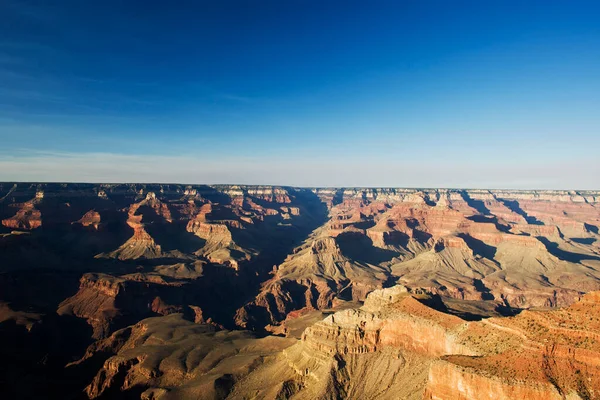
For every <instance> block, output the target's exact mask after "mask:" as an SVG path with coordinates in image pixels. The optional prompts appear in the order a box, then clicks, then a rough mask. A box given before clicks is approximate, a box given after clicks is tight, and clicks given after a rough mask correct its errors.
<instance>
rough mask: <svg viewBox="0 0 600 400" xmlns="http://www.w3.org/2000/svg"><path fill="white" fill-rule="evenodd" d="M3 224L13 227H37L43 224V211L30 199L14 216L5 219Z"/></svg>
mask: <svg viewBox="0 0 600 400" xmlns="http://www.w3.org/2000/svg"><path fill="white" fill-rule="evenodd" d="M2 225H4V226H6V227H7V228H12V229H25V230H32V229H36V228H39V227H40V226H42V213H41V212H40V211H39V210H37V209H36V208H35V205H34V203H33V202H32V201H28V202H26V203H24V204H23V205H22V206H21V208H20V210H19V211H17V213H16V214H15V215H14V216H13V217H11V218H7V219H3V220H2Z"/></svg>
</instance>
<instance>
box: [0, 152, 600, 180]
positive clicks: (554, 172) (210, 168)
mask: <svg viewBox="0 0 600 400" xmlns="http://www.w3.org/2000/svg"><path fill="white" fill-rule="evenodd" d="M360 161H361V162H359V161H357V160H352V159H347V160H343V159H340V158H339V157H336V158H332V159H331V161H328V160H326V159H318V160H311V159H302V158H297V157H294V158H286V157H284V156H281V155H280V156H273V157H269V158H265V157H228V156H224V157H219V156H217V155H215V154H203V153H201V152H199V153H197V154H196V155H185V156H156V155H155V156H150V155H148V156H144V155H125V154H116V153H69V152H39V151H38V152H28V151H27V150H26V149H22V150H21V151H18V152H17V153H16V154H14V155H0V181H61V182H64V181H68V182H159V183H190V184H192V183H240V184H278V185H293V186H386V187H389V186H392V187H393V186H396V187H458V188H465V187H469V188H516V189H554V188H556V189H598V187H597V185H596V177H597V176H598V174H600V165H598V164H596V165H589V164H588V165H585V164H584V163H561V164H558V163H557V164H552V165H535V166H531V165H530V166H527V165H492V164H489V165H463V164H461V163H459V162H455V163H452V164H448V163H442V162H439V161H435V160H427V159H423V162H422V163H420V164H415V163H408V162H403V161H401V160H397V159H396V160H393V159H390V160H382V159H370V160H360Z"/></svg>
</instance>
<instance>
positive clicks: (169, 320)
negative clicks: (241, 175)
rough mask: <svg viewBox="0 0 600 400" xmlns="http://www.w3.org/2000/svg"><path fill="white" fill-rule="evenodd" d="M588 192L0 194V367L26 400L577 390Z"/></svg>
mask: <svg viewBox="0 0 600 400" xmlns="http://www.w3.org/2000/svg"><path fill="white" fill-rule="evenodd" d="M599 199H600V195H599V193H597V192H572V191H571V192H569V191H505V190H502V191H495V190H448V189H444V190H436V189H427V190H417V189H394V188H369V189H363V188H292V187H271V186H244V185H213V186H208V185H166V184H165V185H149V184H148V185H146V184H144V185H138V184H123V185H111V184H98V185H96V184H46V183H44V184H30V183H28V184H21V183H17V184H14V183H11V184H8V185H7V184H0V220H1V221H2V227H0V269H1V272H2V273H0V324H3V325H2V329H0V336H2V335H3V336H2V338H4V339H3V340H5V341H6V343H15V346H10V347H6V346H5V347H4V349H5V350H3V351H4V353H2V354H3V356H4V357H3V361H2V363H4V364H3V365H6V366H11V367H10V368H9V369H6V370H7V371H14V373H13V375H11V377H12V378H11V380H14V381H15V382H16V381H17V380H18V379H25V378H23V377H28V378H27V379H30V380H31V382H30V385H29V387H31V389H32V390H34V391H35V390H37V391H38V392H37V393H38V397H40V396H41V397H43V396H42V395H41V394H39V393H43V392H44V389H43V388H47V386H44V384H40V382H42V381H43V382H52V385H54V384H55V383H56V382H59V381H60V382H62V383H60V385H63V384H64V387H67V386H69V387H70V385H72V387H73V388H74V389H73V390H74V392H73V393H82V392H83V391H84V388H87V389H86V392H85V393H87V395H88V396H89V397H102V396H105V397H107V396H109V397H110V396H115V393H116V394H124V395H125V396H129V395H132V396H133V395H135V396H138V397H139V396H142V397H143V398H164V399H169V398H199V397H200V398H201V396H202V393H207V396H209V397H210V396H213V397H215V396H216V397H220V398H227V397H229V398H248V397H254V398H299V399H303V398H306V399H309V398H310V399H314V398H330V397H332V396H333V397H335V398H371V397H373V398H390V399H391V398H411V399H412V398H414V399H417V398H418V399H421V398H432V399H433V398H489V396H491V393H497V396H499V398H502V396H504V398H514V397H517V398H518V397H525V398H536V396H537V397H540V396H541V397H547V398H553V397H556V396H559V397H560V396H562V397H566V398H577V396H578V397H579V398H582V399H584V398H594V396H595V395H596V394H597V393H599V392H598V383H597V381H596V379H595V377H596V376H598V375H600V374H599V373H598V371H597V370H596V368H597V365H598V364H597V358H598V357H597V351H598V349H597V348H596V339H597V338H596V336H595V334H593V332H595V331H597V330H598V328H600V327H597V326H596V322H597V320H596V315H597V313H598V310H597V307H596V305H597V299H596V298H597V297H598V296H597V294H596V292H595V291H596V290H600V244H599V243H600V241H599V240H600V235H599V233H598V227H599V226H600V215H599V211H598V210H600V207H599V205H600V204H599V203H598V200H599ZM149 319H150V320H151V321H152V322H148V321H149ZM144 321H146V322H144ZM245 330H249V331H255V333H249V332H247V331H245ZM67 332H68V335H67V334H66V333H67ZM132 332H134V333H135V334H133V335H132V336H131V338H130V334H132ZM144 332H145V333H144ZM149 332H150V333H149ZM182 332H184V333H185V332H187V333H185V334H189V335H191V336H193V337H194V338H195V339H193V340H189V341H187V340H184V336H182V335H183V334H182ZM590 332H591V333H590ZM145 334H148V336H144V335H145ZM274 335H277V337H275V336H274ZM260 337H262V338H263V339H267V340H262V339H259V338H260ZM40 338H45V339H44V340H41V339H40ZM196 339H197V341H196ZM280 339H281V340H280ZM184 342H185V343H184ZM200 342H202V343H204V345H203V346H201V347H198V346H199V343H200ZM19 346H20V347H19ZM87 346H90V347H88V350H87V353H85V354H87V355H86V356H84V357H83V358H82V359H81V362H77V363H74V364H71V365H70V366H69V367H68V368H73V369H72V370H68V371H69V372H68V373H67V372H66V371H67V370H65V369H64V367H65V366H66V365H67V364H68V363H71V362H73V361H74V360H76V359H79V358H81V357H82V354H84V350H85V348H86V347H87ZM122 346H124V347H122ZM213 349H215V351H216V353H214V354H215V355H217V354H218V355H219V356H218V357H217V358H218V359H219V360H221V361H219V362H216V361H215V359H214V358H213V357H212V356H211V351H212V350H213ZM217 349H220V350H217ZM126 350H128V351H129V350H130V351H131V352H130V353H124V352H125V351H126ZM238 355H239V356H238ZM42 359H46V360H48V361H47V362H46V364H44V363H43V362H42V363H41V364H40V363H39V362H38V361H39V360H42ZM202 360H204V361H202ZM32 365H38V366H39V368H38V367H36V369H33V370H32V369H31V366H32ZM63 370H64V372H63ZM71 371H72V373H71ZM11 373H12V372H11ZM48 373H51V375H52V378H46V377H45V376H46V375H47V374H48ZM65 374H66V375H65ZM19 377H21V378H19ZM13 378H14V379H13ZM45 379H50V380H45ZM53 379H57V381H53ZM61 379H62V380H61ZM79 379H81V380H79ZM19 382H22V381H19ZM68 382H71V383H68ZM56 384H58V383H56ZM75 389H76V390H75ZM65 390H67V389H65ZM68 390H70V389H68ZM68 390H67V391H68ZM65 393H66V392H65ZM135 396H134V397H135ZM65 397H69V396H67V395H65ZM117 397H118V396H117ZM210 398H212V397H210Z"/></svg>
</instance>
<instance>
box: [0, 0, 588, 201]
mask: <svg viewBox="0 0 600 400" xmlns="http://www.w3.org/2000/svg"><path fill="white" fill-rule="evenodd" d="M598 21H600V5H598V4H597V2H592V1H588V2H584V1H568V2H567V1H452V2H449V1H370V2H365V1H327V2H322V1H293V0H290V1H259V2H256V1H254V2H251V1H219V2H213V1H189V2H188V1H180V2H176V3H175V2H165V1H139V2H138V1H125V2H124V1H112V0H105V1H102V2H95V1H88V2H86V1H79V0H77V1H72V0H62V1H48V0H46V1H43V0H40V1H24V0H2V1H0V139H1V143H2V146H1V147H0V180H5V181H6V180H28V181H102V182H123V181H126V182H127V181H129V182H131V181H139V182H180V183H250V184H251V183H256V184H286V185H301V186H410V187H415V186H416V187H484V188H486V187H487V188H574V189H600V185H598V179H597V177H598V176H599V175H600V161H598V159H599V158H598V152H599V150H600V24H599V23H598Z"/></svg>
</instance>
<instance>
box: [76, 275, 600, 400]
mask: <svg viewBox="0 0 600 400" xmlns="http://www.w3.org/2000/svg"><path fill="white" fill-rule="evenodd" d="M435 298H436V297H435V296H433V297H432V295H430V294H426V293H425V292H422V291H421V292H420V293H411V292H409V291H408V290H407V289H406V288H404V287H402V286H395V287H393V288H389V289H383V290H377V291H374V292H372V293H371V294H369V295H368V296H367V300H366V302H365V304H364V306H363V307H361V308H360V309H352V310H345V311H340V312H337V313H335V314H332V315H329V316H328V317H326V318H325V319H324V320H322V321H321V322H318V323H316V324H314V325H312V326H311V327H309V328H307V329H306V330H305V332H304V334H303V335H302V337H301V339H300V340H294V339H283V338H276V337H267V338H263V339H257V338H254V337H253V336H252V335H251V334H249V333H247V332H227V331H221V332H215V331H214V329H213V328H211V327H207V326H205V325H193V324H191V323H189V322H185V321H183V320H181V318H180V317H179V316H177V315H173V316H169V317H163V318H154V319H150V320H144V321H142V322H141V323H139V324H137V325H135V326H133V327H131V328H128V330H124V331H119V332H117V333H115V334H113V335H112V336H111V337H110V338H108V339H105V340H104V341H101V342H98V343H97V344H96V345H94V346H92V347H91V348H90V349H88V353H87V355H86V356H85V357H84V359H83V360H81V361H80V362H79V364H81V363H85V360H86V359H89V358H90V357H93V356H94V354H97V353H99V352H102V351H105V352H108V353H110V354H115V355H114V356H112V357H110V358H108V359H107V360H106V361H105V362H104V366H103V368H102V369H101V370H100V372H98V374H97V375H96V377H95V378H94V380H93V381H92V383H91V384H90V385H89V386H88V387H87V389H86V392H87V393H88V395H89V396H90V397H91V398H96V397H102V396H103V395H107V394H108V393H122V392H123V391H125V392H128V391H132V390H135V391H136V392H137V393H141V394H142V398H156V399H175V398H178V399H180V398H182V399H186V398H198V396H200V397H199V398H228V399H242V398H248V397H252V398H267V399H271V398H292V399H315V398H319V399H329V398H355V399H358V398H360V399H397V398H403V399H404V398H405V399H423V398H425V399H451V398H452V399H460V398H465V399H487V398H501V399H514V398H527V399H529V398H532V399H536V398H539V399H542V398H546V399H548V398H550V399H554V398H556V399H562V398H565V397H566V398H573V399H575V398H581V399H586V398H596V396H597V393H598V390H600V378H599V377H600V352H599V351H600V336H598V334H596V333H595V331H596V329H597V326H596V325H598V323H599V321H600V295H598V293H597V292H596V293H591V294H588V295H586V296H584V297H583V298H582V299H581V300H580V301H579V302H576V303H574V304H573V305H572V306H570V307H568V308H564V309H560V310H556V311H525V312H523V313H521V314H520V315H518V316H516V317H509V318H490V319H486V320H483V321H478V322H468V321H465V320H463V319H460V318H458V317H456V316H453V315H450V314H447V313H444V312H440V311H438V310H436V309H434V308H431V307H429V306H427V305H425V304H424V302H428V301H429V302H431V301H432V300H435ZM124 336H126V338H125V339H124ZM209 337H211V338H212V339H210V340H209ZM208 342H210V343H212V347H210V349H207V348H206V343H208ZM233 354H235V357H233V359H232V358H231V357H232V355H233ZM211 360H213V361H211Z"/></svg>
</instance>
